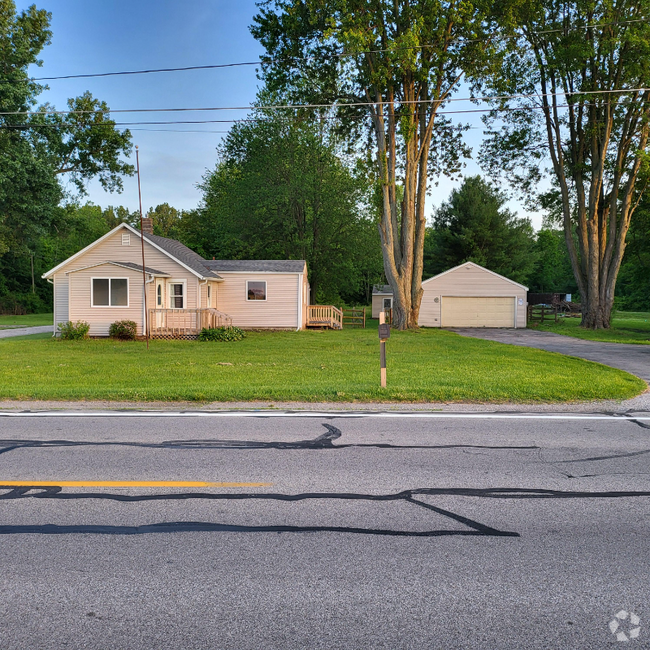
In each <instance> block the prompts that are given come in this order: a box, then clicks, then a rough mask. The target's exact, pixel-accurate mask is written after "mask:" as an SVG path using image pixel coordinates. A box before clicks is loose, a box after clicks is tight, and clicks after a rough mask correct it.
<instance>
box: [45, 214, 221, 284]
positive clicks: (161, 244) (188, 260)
mask: <svg viewBox="0 0 650 650" xmlns="http://www.w3.org/2000/svg"><path fill="white" fill-rule="evenodd" d="M121 229H124V230H128V231H129V232H131V233H133V234H134V235H136V236H137V237H140V231H139V230H137V229H136V228H134V227H133V226H130V225H129V224H128V223H120V224H118V225H117V226H115V228H113V229H112V230H110V231H109V232H107V233H106V234H105V235H102V236H101V237H100V238H99V239H96V240H95V241H94V242H92V243H91V244H89V245H88V246H86V247H85V248H82V249H81V250H80V251H79V252H77V253H75V254H74V255H72V256H71V257H69V258H68V259H66V260H64V261H63V262H61V263H60V264H58V265H57V266H55V267H54V268H52V269H50V270H49V271H47V272H46V273H43V275H42V276H41V277H43V278H49V277H50V276H52V275H53V274H54V273H56V272H57V271H59V270H61V269H62V268H63V267H65V266H67V265H68V264H70V262H72V261H74V260H75V259H77V258H79V257H81V256H82V255H84V254H85V253H87V252H88V251H90V250H92V249H93V248H96V247H97V246H99V245H100V244H101V243H102V242H104V241H106V240H107V239H108V238H109V237H111V236H113V235H114V234H115V233H116V232H118V231H119V230H121ZM144 239H145V241H146V242H147V243H148V244H149V245H151V246H153V247H154V248H156V249H157V250H159V251H160V252H161V253H163V254H164V255H166V256H167V257H169V258H170V259H172V260H174V262H177V263H178V264H180V265H181V266H182V267H184V268H185V269H187V270H188V271H190V272H191V273H192V274H193V275H196V276H197V277H198V278H200V279H201V280H203V279H205V278H213V279H215V280H222V279H223V278H220V277H219V275H217V274H216V273H214V272H213V271H211V270H209V269H208V268H206V267H205V266H204V265H203V263H202V262H204V261H205V260H203V258H202V257H201V256H200V255H198V254H197V253H195V252H194V251H192V250H190V249H189V248H187V246H185V245H183V244H181V243H180V242H177V241H176V240H174V239H166V238H165V237H158V236H157V235H147V234H146V233H145V236H144ZM140 268H142V267H140Z"/></svg>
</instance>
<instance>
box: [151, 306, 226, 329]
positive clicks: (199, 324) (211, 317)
mask: <svg viewBox="0 0 650 650" xmlns="http://www.w3.org/2000/svg"><path fill="white" fill-rule="evenodd" d="M148 311H149V333H150V334H151V335H154V336H155V335H158V336H194V335H197V334H199V333H200V332H201V330H202V329H203V328H214V327H231V326H232V317H231V316H229V315H228V314H225V313H224V312H222V311H219V310H218V309H212V308H208V309H149V310H148Z"/></svg>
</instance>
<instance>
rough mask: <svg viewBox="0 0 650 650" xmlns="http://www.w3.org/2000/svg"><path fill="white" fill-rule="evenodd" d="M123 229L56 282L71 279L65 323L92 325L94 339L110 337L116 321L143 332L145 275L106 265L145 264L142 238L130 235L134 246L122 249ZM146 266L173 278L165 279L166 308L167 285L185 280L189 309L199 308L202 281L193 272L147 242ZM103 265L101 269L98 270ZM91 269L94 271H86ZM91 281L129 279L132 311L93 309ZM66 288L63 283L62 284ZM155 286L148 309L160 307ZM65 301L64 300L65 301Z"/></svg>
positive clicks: (59, 303)
mask: <svg viewBox="0 0 650 650" xmlns="http://www.w3.org/2000/svg"><path fill="white" fill-rule="evenodd" d="M123 232H125V230H124V229H120V230H118V231H117V232H115V233H113V235H112V236H111V237H108V238H107V239H105V240H104V241H103V242H101V243H100V244H98V245H97V246H95V247H94V248H92V249H91V250H89V251H87V252H86V253H84V254H83V255H80V256H79V257H77V258H76V259H75V260H73V261H72V262H70V264H67V265H66V266H65V267H63V268H62V269H61V271H58V272H57V273H56V278H57V280H55V282H56V284H58V278H60V277H64V278H67V282H68V283H69V296H70V298H69V318H67V317H66V319H65V320H85V321H87V322H89V323H90V335H91V336H107V335H108V327H109V325H110V324H111V323H112V322H114V321H116V320H133V321H135V322H136V323H137V324H138V333H139V334H141V333H142V330H143V311H142V282H143V280H142V273H140V272H139V271H134V270H132V269H126V268H124V267H121V266H116V265H114V264H103V263H105V262H107V261H112V262H132V263H134V264H142V249H141V247H140V238H139V236H138V235H136V234H134V233H132V232H131V233H130V234H131V237H130V242H131V243H130V245H129V246H123V245H122V233H123ZM144 250H145V265H146V266H148V267H149V268H153V269H156V270H157V271H162V272H163V273H168V274H169V275H170V276H171V277H169V278H164V279H163V307H164V308H166V307H168V306H169V305H168V302H167V300H168V293H167V283H168V282H169V281H172V280H184V281H185V283H186V298H185V306H186V307H187V308H188V309H190V308H191V309H194V308H196V307H197V298H198V291H197V289H198V278H197V277H196V276H195V275H194V274H193V273H192V272H191V271H188V270H187V269H186V268H184V267H183V266H182V265H180V264H178V263H177V262H175V261H174V260H172V259H171V258H169V257H168V256H167V255H166V254H164V253H162V252H161V251H159V250H158V249H157V248H154V247H153V246H152V245H151V244H150V243H149V242H147V241H145V248H144ZM97 264H100V266H94V265H97ZM85 267H90V268H85ZM91 277H114V278H119V277H121V278H127V277H128V278H129V307H128V308H127V307H120V308H118V307H105V308H99V307H91V305H90V278H91ZM62 286H63V283H62ZM155 291H156V289H155V282H150V283H149V284H147V308H148V309H154V308H155V307H156V294H155ZM64 295H65V294H64V291H63V289H62V290H60V291H59V290H57V297H56V307H57V314H62V313H63V309H64V307H63V305H64V300H65V297H64ZM62 297H63V300H62Z"/></svg>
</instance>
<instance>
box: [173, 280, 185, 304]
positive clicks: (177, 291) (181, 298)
mask: <svg viewBox="0 0 650 650" xmlns="http://www.w3.org/2000/svg"><path fill="white" fill-rule="evenodd" d="M169 308H170V309H185V282H174V281H173V280H172V281H171V282H170V283H169Z"/></svg>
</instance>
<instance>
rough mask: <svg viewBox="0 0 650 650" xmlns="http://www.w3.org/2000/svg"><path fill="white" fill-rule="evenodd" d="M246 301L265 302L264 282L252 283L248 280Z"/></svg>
mask: <svg viewBox="0 0 650 650" xmlns="http://www.w3.org/2000/svg"><path fill="white" fill-rule="evenodd" d="M246 298H247V300H266V282H253V281H251V280H249V281H248V282H247V283H246Z"/></svg>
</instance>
